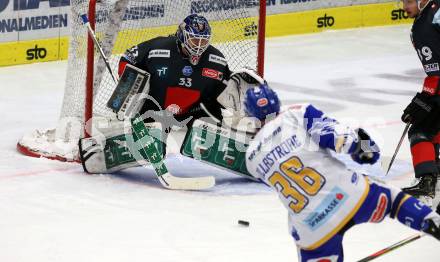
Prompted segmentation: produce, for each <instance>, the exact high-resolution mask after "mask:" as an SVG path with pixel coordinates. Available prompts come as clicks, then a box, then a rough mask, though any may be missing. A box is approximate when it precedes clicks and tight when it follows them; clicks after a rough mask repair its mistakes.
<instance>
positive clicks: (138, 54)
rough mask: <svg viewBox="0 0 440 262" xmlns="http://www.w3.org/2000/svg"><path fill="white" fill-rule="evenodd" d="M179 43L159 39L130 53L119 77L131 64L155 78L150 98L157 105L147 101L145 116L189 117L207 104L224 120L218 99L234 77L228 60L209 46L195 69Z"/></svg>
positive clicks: (170, 37) (122, 64)
mask: <svg viewBox="0 0 440 262" xmlns="http://www.w3.org/2000/svg"><path fill="white" fill-rule="evenodd" d="M177 41H178V40H177V38H176V37H175V36H168V37H157V38H154V39H151V40H148V41H146V42H143V43H141V44H139V45H136V46H134V47H132V48H130V49H128V50H127V51H126V52H125V54H124V55H123V56H122V58H121V60H120V62H119V74H121V73H122V72H123V70H124V68H125V65H126V64H127V63H130V64H132V65H134V66H136V67H138V68H140V69H143V70H145V71H147V72H149V73H150V74H151V79H150V92H149V95H150V96H152V98H154V100H155V101H157V104H156V102H153V101H147V102H146V103H145V105H144V106H143V108H142V110H141V113H143V112H145V111H147V110H163V109H167V110H168V111H171V112H173V113H174V114H175V115H177V116H185V115H187V113H188V111H191V109H194V108H195V107H197V106H198V105H199V103H200V102H203V104H204V105H206V106H207V107H208V108H209V110H210V111H211V113H213V114H214V115H215V116H217V117H219V118H221V110H220V108H221V106H220V104H219V103H218V102H217V97H218V96H219V95H220V93H221V92H222V91H223V90H224V89H225V87H226V84H227V80H228V79H229V77H230V74H231V72H230V70H229V67H228V64H227V61H226V59H225V58H224V56H223V54H222V53H221V52H220V51H219V50H218V49H216V48H215V47H213V46H209V47H208V49H207V50H206V51H205V52H204V53H203V55H202V57H201V58H200V61H199V63H198V64H197V65H192V64H191V63H190V61H189V60H188V57H186V56H185V55H183V54H182V52H181V50H180V47H179V45H178V42H177ZM158 106H160V108H158ZM191 115H192V114H191Z"/></svg>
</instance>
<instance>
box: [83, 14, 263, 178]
mask: <svg viewBox="0 0 440 262" xmlns="http://www.w3.org/2000/svg"><path fill="white" fill-rule="evenodd" d="M210 40H211V28H210V25H209V23H208V21H207V19H206V18H204V17H203V16H199V15H197V14H192V15H189V16H188V17H186V18H185V19H184V21H183V23H181V24H180V25H179V26H178V29H177V32H176V34H175V35H170V36H168V37H157V38H154V39H151V40H148V41H146V42H143V43H140V44H138V45H136V46H134V47H131V48H130V49H128V50H127V51H126V52H125V54H124V55H123V56H122V58H121V59H120V61H119V68H118V73H119V75H120V76H121V80H120V81H119V84H118V87H117V88H116V90H115V92H114V93H113V95H112V97H111V98H110V101H109V103H108V106H109V107H110V108H112V109H113V110H114V111H115V112H116V111H118V110H121V108H124V106H123V103H121V101H120V100H121V97H123V98H124V99H125V98H127V97H128V98H129V97H133V90H135V92H134V93H137V92H138V93H140V92H143V93H144V94H146V97H147V99H145V100H144V101H143V102H142V103H143V104H142V105H141V106H140V107H138V109H139V110H138V111H139V114H138V116H137V117H136V120H135V122H133V123H132V124H133V127H134V128H133V131H134V132H133V133H134V135H133V138H130V135H132V134H128V136H127V132H126V130H125V131H124V130H122V129H121V128H114V127H113V128H112V130H111V132H107V133H105V135H104V136H100V137H93V138H86V139H82V140H81V141H80V156H81V160H82V163H83V167H84V170H85V171H86V172H89V173H109V172H114V171H117V170H121V169H124V168H128V167H133V166H138V165H143V164H145V163H147V162H143V160H148V162H152V161H151V159H150V158H151V156H155V157H156V158H158V156H159V155H160V156H161V157H159V158H160V160H159V161H158V168H157V169H156V173H158V176H159V177H163V176H162V175H163V174H162V173H163V172H162V171H160V169H161V168H162V169H164V168H165V166H164V165H163V163H162V161H161V160H162V159H163V157H164V155H165V152H166V143H164V142H165V141H166V136H167V135H168V131H169V130H170V129H171V127H173V126H178V127H184V126H185V125H186V126H188V127H191V125H192V123H193V122H194V121H195V120H196V119H199V118H203V117H205V118H209V119H211V122H212V121H214V122H216V123H219V122H221V121H222V120H223V115H227V116H228V117H227V119H228V120H230V121H229V123H237V122H238V120H239V119H240V116H241V115H240V114H239V112H240V109H241V106H240V105H241V97H242V96H241V95H242V94H243V93H244V91H245V89H246V86H245V84H246V83H248V82H249V83H251V84H252V83H256V82H260V83H263V80H262V79H261V78H260V77H259V76H258V75H256V73H255V72H253V71H252V70H248V69H243V70H241V71H240V72H235V73H232V72H231V71H230V70H229V67H228V64H227V61H226V59H225V58H224V56H223V54H222V53H221V52H220V51H219V50H218V49H216V48H215V47H213V46H212V45H210ZM139 76H142V79H144V80H143V81H146V83H145V88H143V89H142V88H139V85H138V84H137V79H138V77H139ZM130 81H131V82H130ZM129 82H130V83H129ZM240 88H242V89H243V90H240ZM121 94H124V95H123V96H122V95H121ZM136 111H137V109H136V110H133V112H134V113H136ZM127 116H128V115H125V116H124V118H127ZM128 117H133V116H128ZM139 120H142V122H144V123H145V125H146V126H145V125H141V124H140V121H139ZM136 127H138V128H136ZM137 132H140V133H138V134H137ZM143 138H153V140H154V141H153V140H150V142H151V143H145V141H143V142H139V141H140V140H142V139H143ZM139 144H141V145H139ZM151 144H154V147H151ZM133 148H134V149H135V150H132V149H133ZM133 151H135V153H134V155H133ZM138 153H139V154H138ZM165 173H166V172H165ZM165 184H166V183H165ZM211 184H212V183H211Z"/></svg>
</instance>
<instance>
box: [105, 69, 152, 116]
mask: <svg viewBox="0 0 440 262" xmlns="http://www.w3.org/2000/svg"><path fill="white" fill-rule="evenodd" d="M149 91H150V74H149V73H148V72H146V71H144V70H141V69H139V68H137V67H135V66H133V65H130V64H127V65H126V66H125V69H124V72H123V73H122V76H121V78H120V80H119V82H118V85H117V86H116V88H115V90H114V91H113V94H112V96H111V97H110V99H109V101H108V102H107V107H109V108H110V109H111V110H112V111H113V112H114V113H115V114H116V117H117V118H118V119H119V120H124V119H126V118H130V117H132V116H131V114H133V113H137V112H139V109H140V108H141V107H142V105H143V104H144V102H145V98H146V97H147V95H148V92H149Z"/></svg>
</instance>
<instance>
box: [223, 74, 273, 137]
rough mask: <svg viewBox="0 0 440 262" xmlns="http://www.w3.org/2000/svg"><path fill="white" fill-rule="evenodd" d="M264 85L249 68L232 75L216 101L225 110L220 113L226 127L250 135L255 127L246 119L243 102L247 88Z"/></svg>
mask: <svg viewBox="0 0 440 262" xmlns="http://www.w3.org/2000/svg"><path fill="white" fill-rule="evenodd" d="M264 83H266V81H265V80H264V79H263V78H262V77H260V76H259V75H258V74H257V72H255V71H254V70H252V69H249V68H243V69H240V70H238V71H236V72H234V73H232V75H231V78H230V79H229V81H228V84H227V86H226V88H225V90H223V92H222V93H221V94H220V95H219V96H218V97H217V101H218V102H219V103H220V104H221V105H222V106H223V107H224V108H225V109H224V110H223V112H222V114H223V122H224V124H225V125H226V126H230V127H234V128H236V129H239V130H242V131H247V132H250V133H252V132H253V131H254V130H255V128H256V126H255V122H254V120H252V119H250V118H248V117H246V114H245V112H244V110H243V100H244V97H245V93H246V91H247V90H248V89H249V88H252V87H255V86H259V85H262V84H264Z"/></svg>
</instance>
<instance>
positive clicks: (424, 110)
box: [401, 92, 438, 124]
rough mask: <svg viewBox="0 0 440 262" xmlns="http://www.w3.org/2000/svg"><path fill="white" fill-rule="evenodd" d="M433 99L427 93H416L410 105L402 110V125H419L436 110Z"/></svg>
mask: <svg viewBox="0 0 440 262" xmlns="http://www.w3.org/2000/svg"><path fill="white" fill-rule="evenodd" d="M436 104H437V103H435V101H433V97H432V96H431V95H429V94H427V93H423V92H422V93H417V95H416V96H415V97H414V98H413V99H412V101H411V103H410V104H409V105H408V106H407V107H406V108H405V110H403V115H402V118H401V119H402V121H403V122H404V123H411V124H419V123H421V122H423V121H425V120H426V118H427V117H428V116H432V114H433V113H434V114H435V112H434V110H435V111H438V110H437V107H438V105H436Z"/></svg>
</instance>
